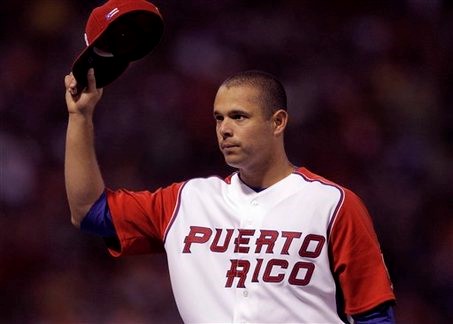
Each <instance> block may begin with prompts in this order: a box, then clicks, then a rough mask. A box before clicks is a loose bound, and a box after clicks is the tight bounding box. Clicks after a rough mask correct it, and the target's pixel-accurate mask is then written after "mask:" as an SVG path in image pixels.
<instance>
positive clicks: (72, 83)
mask: <svg viewBox="0 0 453 324" xmlns="http://www.w3.org/2000/svg"><path fill="white" fill-rule="evenodd" d="M64 84H65V87H66V90H67V91H68V92H69V93H70V94H71V95H73V96H75V95H76V94H77V81H76V79H75V78H74V75H73V74H72V72H71V73H70V74H68V75H66V76H65V77H64Z"/></svg>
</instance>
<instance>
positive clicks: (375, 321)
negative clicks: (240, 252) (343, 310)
mask: <svg viewBox="0 0 453 324" xmlns="http://www.w3.org/2000/svg"><path fill="white" fill-rule="evenodd" d="M352 318H353V319H354V323H355V324H395V315H394V313H393V307H392V305H391V304H384V305H380V306H378V307H376V308H375V309H373V310H372V311H371V312H367V313H366V314H363V315H355V316H352Z"/></svg>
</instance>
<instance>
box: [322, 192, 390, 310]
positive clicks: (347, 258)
mask: <svg viewBox="0 0 453 324" xmlns="http://www.w3.org/2000/svg"><path fill="white" fill-rule="evenodd" d="M329 244H330V248H331V252H332V254H331V256H332V259H333V260H332V261H333V262H332V264H333V272H334V275H335V277H336V278H337V281H338V282H339V283H340V286H341V290H342V292H343V298H344V303H345V312H346V314H350V315H353V314H359V313H362V312H365V311H367V310H370V309H372V308H373V307H375V306H378V305H379V304H381V303H383V302H386V301H392V300H394V299H395V295H394V293H393V289H392V283H391V282H390V277H389V275H388V272H387V268H386V266H385V263H384V259H383V257H382V253H381V249H380V246H379V242H378V238H377V236H376V233H375V231H374V228H373V223H372V220H371V218H370V216H369V214H368V211H367V209H366V208H365V206H364V205H363V203H362V201H361V200H360V199H359V198H358V197H357V196H356V195H355V194H354V193H353V192H351V191H349V190H345V197H344V202H343V205H342V206H341V208H340V210H339V212H338V215H337V217H336V219H335V223H334V224H333V227H332V230H331V234H330V242H329Z"/></svg>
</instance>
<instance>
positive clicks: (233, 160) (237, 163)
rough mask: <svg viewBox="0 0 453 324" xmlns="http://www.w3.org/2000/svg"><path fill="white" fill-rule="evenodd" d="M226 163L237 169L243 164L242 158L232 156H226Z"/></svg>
mask: <svg viewBox="0 0 453 324" xmlns="http://www.w3.org/2000/svg"><path fill="white" fill-rule="evenodd" d="M225 163H226V164H227V165H228V166H230V167H232V168H236V169H240V166H241V161H240V159H238V158H234V157H232V156H225Z"/></svg>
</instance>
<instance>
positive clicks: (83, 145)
mask: <svg viewBox="0 0 453 324" xmlns="http://www.w3.org/2000/svg"><path fill="white" fill-rule="evenodd" d="M87 79H88V86H87V88H86V89H85V90H83V91H81V92H80V93H77V82H76V80H75V78H74V76H73V75H72V73H71V74H69V75H67V76H66V77H65V80H64V81H65V87H66V94H65V97H66V105H67V106H68V113H69V117H68V129H67V133H66V152H65V184H66V193H67V196H68V202H69V208H70V210H71V221H72V223H73V224H74V225H75V226H76V227H80V223H81V222H82V220H83V218H84V217H85V215H86V214H87V212H88V211H89V210H90V207H91V206H92V205H93V204H94V203H95V202H96V200H97V199H98V198H99V196H100V195H101V194H102V192H103V191H104V187H105V185H104V180H103V179H102V175H101V172H100V169H99V165H98V162H97V159H96V152H95V148H94V126H93V112H94V108H95V106H96V104H97V102H98V101H99V100H100V99H101V96H102V89H97V88H96V79H95V76H94V71H93V69H90V70H89V71H88V75H87Z"/></svg>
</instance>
